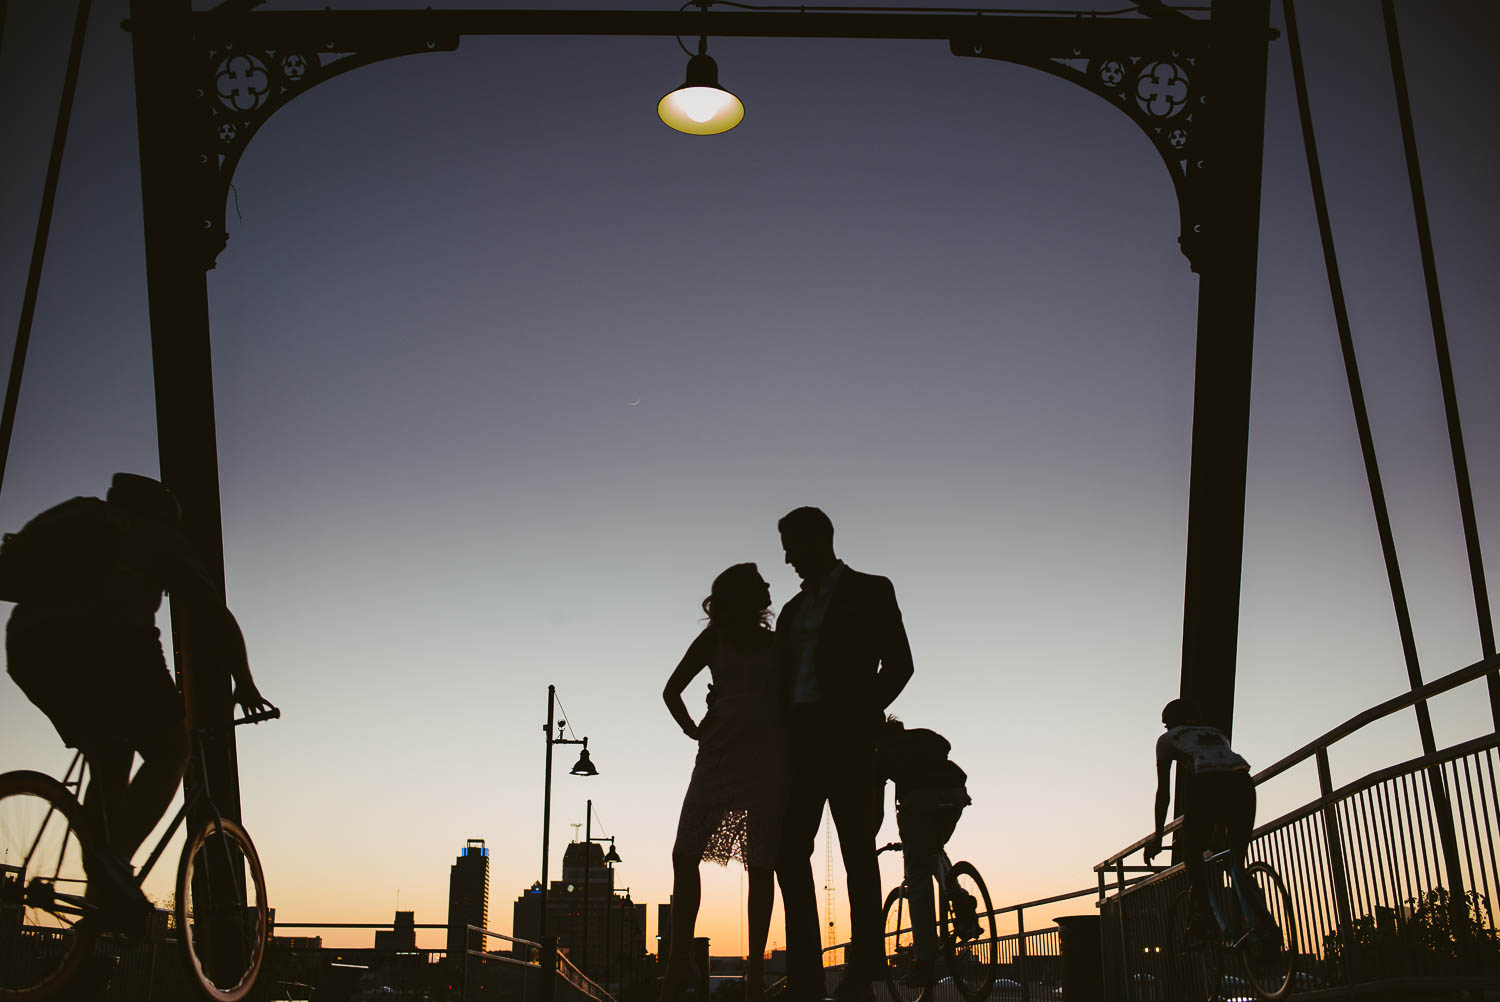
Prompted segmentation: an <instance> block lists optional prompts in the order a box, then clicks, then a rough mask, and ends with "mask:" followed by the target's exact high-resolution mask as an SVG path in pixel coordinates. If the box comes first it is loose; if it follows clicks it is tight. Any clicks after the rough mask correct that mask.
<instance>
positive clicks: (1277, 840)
mask: <svg viewBox="0 0 1500 1002" xmlns="http://www.w3.org/2000/svg"><path fill="white" fill-rule="evenodd" d="M1495 667H1496V659H1493V658H1491V659H1487V660H1485V661H1481V662H1479V663H1477V664H1475V665H1471V666H1469V667H1468V668H1464V669H1461V670H1460V671H1457V672H1454V673H1452V674H1451V675H1448V676H1446V677H1444V678H1442V679H1439V680H1437V681H1436V682H1433V683H1431V684H1430V685H1427V686H1423V687H1422V688H1421V689H1418V690H1415V691H1414V692H1412V693H1410V694H1407V695H1404V696H1401V697H1397V698H1396V699H1393V700H1389V701H1387V702H1385V703H1382V704H1380V705H1379V706H1376V707H1373V708H1371V709H1370V710H1367V711H1365V712H1364V713H1362V714H1360V715H1359V716H1357V717H1355V718H1353V719H1352V720H1350V721H1348V722H1346V723H1345V724H1343V725H1341V726H1340V727H1337V728H1335V729H1334V730H1332V731H1330V732H1328V733H1327V734H1325V735H1323V736H1322V737H1320V738H1319V739H1317V740H1316V741H1314V742H1311V743H1310V744H1308V745H1306V746H1304V747H1303V748H1301V749H1299V750H1298V751H1296V752H1294V753H1293V754H1292V755H1289V756H1287V757H1286V758H1285V759H1282V760H1281V761H1280V762H1277V763H1276V764H1275V765H1273V766H1271V767H1270V768H1268V769H1265V770H1263V771H1262V772H1261V773H1259V774H1257V775H1256V776H1255V782H1256V784H1257V786H1259V785H1261V784H1264V783H1266V782H1268V781H1270V780H1272V779H1274V778H1275V777H1277V776H1280V775H1282V774H1284V773H1286V772H1287V771H1288V770H1289V769H1290V768H1291V767H1292V766H1294V765H1297V764H1299V763H1301V762H1305V761H1308V760H1312V761H1314V762H1315V763H1316V765H1317V768H1318V777H1319V785H1320V792H1319V796H1318V797H1317V798H1315V799H1314V800H1312V801H1310V802H1308V803H1306V804H1303V805H1302V806H1301V807H1298V808H1296V809H1295V810H1292V811H1290V812H1288V813H1287V814H1285V815H1283V816H1281V817H1279V818H1276V819H1275V820H1273V821H1270V822H1268V823H1266V824H1264V825H1261V826H1260V827H1259V828H1257V829H1256V831H1255V834H1254V838H1253V841H1252V842H1251V843H1250V847H1249V852H1248V859H1249V860H1250V861H1252V862H1254V861H1264V862H1266V863H1268V864H1270V865H1271V866H1272V867H1273V868H1275V869H1276V871H1278V872H1279V873H1280V874H1281V877H1282V880H1283V881H1284V882H1285V884H1286V889H1287V892H1288V895H1289V897H1290V901H1291V907H1290V910H1289V914H1288V916H1287V918H1286V920H1283V924H1285V922H1286V921H1290V923H1291V924H1292V925H1293V926H1294V928H1295V944H1296V945H1295V949H1296V958H1295V961H1294V970H1295V974H1294V976H1293V988H1294V989H1296V990H1310V989H1318V988H1330V987H1349V986H1354V985H1358V984H1366V983H1372V982H1385V983H1412V984H1416V983H1422V984H1427V985H1434V986H1435V985H1437V984H1443V985H1450V986H1460V985H1466V984H1469V983H1475V984H1478V983H1485V984H1489V985H1493V984H1494V983H1495V979H1496V977H1497V976H1500V935H1497V932H1496V918H1497V915H1496V912H1497V901H1496V896H1497V894H1500V857H1497V855H1496V845H1497V843H1500V782H1497V777H1496V774H1497V772H1500V735H1497V734H1494V733H1491V734H1487V735H1484V736H1482V737H1479V738H1475V739H1473V740H1471V741H1466V742H1463V743H1461V744H1457V745H1454V746H1452V747H1449V748H1446V749H1441V750H1438V751H1436V752H1433V753H1432V754H1428V755H1423V756H1420V757H1418V758H1414V759H1411V760H1409V761H1406V762H1401V763H1398V764H1395V765H1392V766H1389V767H1387V768H1384V769H1381V770H1379V771H1377V772H1374V773H1371V774H1369V775H1366V776H1364V777H1362V778H1360V779H1358V780H1355V781H1354V782H1352V783H1349V784H1347V785H1345V786H1343V787H1340V788H1338V789H1334V788H1333V786H1332V782H1331V778H1330V774H1329V767H1328V749H1329V747H1330V746H1332V745H1333V744H1335V743H1336V742H1338V741H1340V740H1342V739H1343V738H1346V737H1348V736H1349V735H1350V734H1352V733H1354V732H1355V731H1358V730H1360V729H1361V728H1363V727H1365V726H1367V725H1368V724H1370V723H1373V722H1374V721H1376V720H1379V719H1382V718H1384V717H1386V716H1389V715H1390V714H1392V713H1395V712H1397V711H1399V710H1402V709H1405V708H1407V707H1410V706H1413V705H1415V704H1416V703H1419V702H1421V701H1422V700H1424V699H1428V698H1431V697H1432V696H1434V695H1437V694H1438V693H1441V692H1446V691H1449V690H1451V689H1456V688H1458V687H1460V686H1463V685H1467V684H1469V683H1473V682H1477V681H1479V680H1481V679H1484V678H1485V677H1486V676H1487V675H1488V674H1489V673H1491V672H1493V671H1494V670H1495ZM1145 841H1146V840H1145V839H1142V840H1141V841H1139V842H1136V843H1135V844H1133V845H1132V846H1130V847H1127V848H1126V849H1124V850H1121V851H1120V852H1118V853H1116V854H1114V855H1113V856H1111V857H1110V858H1108V859H1106V860H1104V861H1103V862H1102V863H1100V864H1099V865H1098V866H1096V867H1095V870H1096V871H1097V873H1098V875H1099V876H1098V879H1099V889H1100V893H1099V897H1100V907H1101V915H1102V924H1101V939H1102V944H1101V945H1102V947H1103V956H1104V967H1105V986H1106V997H1107V998H1108V999H1110V1000H1111V1002H1134V1000H1137V999H1139V1000H1142V1002H1148V1000H1157V999H1160V1000H1163V1002H1166V1000H1169V999H1172V998H1174V997H1178V996H1186V995H1188V994H1191V991H1190V990H1189V989H1190V988H1191V985H1192V983H1193V974H1192V972H1191V971H1183V970H1174V969H1173V968H1172V965H1173V964H1174V961H1173V960H1172V959H1171V958H1172V952H1171V951H1170V950H1169V949H1167V946H1168V942H1169V939H1170V936H1171V930H1170V929H1168V921H1169V919H1168V916H1169V914H1170V913H1171V910H1172V905H1173V901H1174V899H1176V898H1177V897H1178V895H1180V894H1181V893H1183V891H1184V890H1185V889H1186V887H1187V878H1186V872H1185V868H1184V867H1183V866H1182V865H1180V864H1179V865H1177V866H1174V867H1171V868H1169V869H1164V870H1161V871H1159V872H1151V875H1149V876H1147V877H1146V878H1144V879H1140V880H1138V881H1137V882H1136V883H1135V884H1134V885H1129V886H1123V885H1121V883H1120V882H1121V881H1123V880H1126V879H1127V878H1128V876H1129V875H1130V874H1132V873H1133V872H1136V871H1143V870H1144V871H1148V872H1149V871H1152V869H1153V868H1150V867H1141V866H1126V865H1125V863H1124V860H1125V858H1126V857H1128V856H1130V855H1131V854H1133V853H1134V852H1136V851H1137V850H1138V849H1140V848H1141V847H1142V845H1144V843H1145ZM1209 872H1210V875H1211V880H1212V881H1214V882H1217V886H1219V887H1221V888H1222V887H1223V886H1224V885H1225V882H1226V880H1227V873H1226V865H1225V860H1224V858H1223V857H1222V856H1220V857H1215V859H1214V860H1212V861H1211V866H1210V870H1209ZM1111 876H1113V877H1114V878H1115V885H1114V886H1107V884H1108V878H1109V877H1111ZM1175 963H1181V961H1176V962H1175ZM1240 973H1242V972H1236V971H1235V970H1233V969H1230V970H1228V971H1227V972H1226V974H1225V981H1224V991H1225V994H1226V997H1234V996H1235V995H1236V992H1237V990H1238V989H1241V988H1244V989H1245V990H1244V991H1242V992H1239V994H1243V995H1246V996H1247V997H1248V996H1251V995H1253V992H1250V991H1249V990H1248V986H1246V985H1245V984H1244V983H1243V982H1242V980H1241V979H1240Z"/></svg>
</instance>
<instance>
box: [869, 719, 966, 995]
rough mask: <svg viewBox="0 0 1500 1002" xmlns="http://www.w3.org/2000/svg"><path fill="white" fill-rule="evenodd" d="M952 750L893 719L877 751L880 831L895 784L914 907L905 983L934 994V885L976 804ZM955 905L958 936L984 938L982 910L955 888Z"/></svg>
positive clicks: (887, 723) (949, 890) (927, 732)
mask: <svg viewBox="0 0 1500 1002" xmlns="http://www.w3.org/2000/svg"><path fill="white" fill-rule="evenodd" d="M951 747H952V746H951V745H950V744H949V743H948V739H947V738H945V737H943V736H942V735H941V734H939V733H937V732H936V731H931V730H928V729H926V728H923V727H917V728H910V729H908V728H907V727H906V725H905V724H903V723H902V722H901V720H900V719H899V718H897V717H896V716H894V715H891V716H887V717H886V718H885V726H884V728H882V730H881V734H880V741H879V744H878V746H877V749H876V756H877V758H876V761H877V768H878V771H879V774H880V778H881V789H880V791H878V794H879V795H878V797H877V800H876V813H875V827H876V829H877V830H879V827H880V821H881V815H882V814H883V813H884V800H885V793H884V790H885V783H886V781H888V780H889V781H893V782H894V783H895V784H896V828H897V830H898V831H899V832H900V834H901V852H902V856H903V864H904V866H905V873H906V894H907V901H908V902H909V903H910V906H911V926H912V947H913V950H912V953H913V957H912V961H913V962H912V967H911V971H910V972H909V973H908V974H907V976H906V977H905V978H903V979H902V980H903V983H904V984H906V985H907V986H908V987H911V988H930V987H932V983H933V968H934V966H935V965H936V962H937V932H936V929H937V919H936V917H935V910H934V906H933V897H932V881H933V878H934V877H936V876H937V875H938V870H939V861H940V860H941V858H942V854H943V846H944V845H946V844H947V842H948V839H949V838H951V837H952V835H953V829H954V828H955V827H956V826H957V825H958V819H959V816H960V815H962V814H963V811H964V808H965V807H967V806H968V805H969V804H971V803H973V801H972V800H970V799H969V792H968V790H967V788H966V787H965V785H964V783H965V781H966V780H967V779H968V776H967V775H966V774H965V773H964V771H963V770H962V769H960V768H959V767H958V764H957V763H955V762H953V761H952V760H951V759H949V758H948V751H949V749H950V748H951ZM944 890H945V892H946V893H948V894H949V896H950V900H952V902H953V910H954V913H955V925H956V927H957V928H956V929H955V932H956V933H957V934H958V935H959V936H961V937H964V938H966V939H972V938H973V937H975V936H978V935H979V931H980V930H979V919H978V916H977V910H978V904H977V902H975V900H974V897H973V895H971V894H969V893H968V892H967V891H965V890H964V889H963V888H961V887H958V886H957V885H953V886H951V887H949V888H945V889H944Z"/></svg>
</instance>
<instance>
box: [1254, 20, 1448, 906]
mask: <svg viewBox="0 0 1500 1002" xmlns="http://www.w3.org/2000/svg"><path fill="white" fill-rule="evenodd" d="M1281 6H1282V10H1283V12H1284V13H1285V16H1286V36H1287V48H1288V50H1289V53H1290V55H1291V57H1292V80H1293V83H1294V84H1295V85H1296V90H1297V114H1298V117H1299V118H1300V119H1301V123H1302V142H1303V146H1304V147H1305V148H1306V151H1307V173H1308V177H1309V179H1310V181H1311V183H1312V195H1313V206H1314V208H1315V209H1316V210H1317V215H1318V235H1319V236H1320V237H1321V238H1322V242H1323V261H1324V264H1325V265H1326V266H1327V268H1328V292H1329V295H1330V296H1331V297H1332V299H1333V316H1334V321H1335V323H1336V324H1337V325H1338V332H1339V347H1340V348H1341V349H1342V351H1343V355H1344V373H1345V375H1346V376H1347V377H1348V380H1349V399H1350V403H1351V404H1353V406H1354V423H1355V427H1356V428H1357V429H1358V431H1359V448H1360V452H1361V453H1362V454H1363V456H1364V462H1365V478H1366V479H1367V480H1368V481H1369V484H1370V503H1371V505H1372V507H1373V508H1374V509H1375V525H1376V528H1377V529H1378V531H1379V533H1380V550H1381V554H1382V555H1383V556H1384V558H1385V573H1386V577H1387V578H1388V579H1389V581H1390V586H1391V602H1392V604H1393V605H1394V606H1395V611H1396V628H1397V631H1398V632H1399V633H1400V635H1401V651H1402V654H1403V655H1405V658H1406V675H1407V679H1408V680H1409V681H1410V683H1411V687H1412V688H1413V689H1416V688H1419V687H1420V686H1421V685H1422V669H1421V666H1420V664H1418V662H1417V644H1416V639H1415V638H1414V636H1413V634H1412V628H1411V611H1410V610H1409V609H1408V608H1407V604H1406V588H1405V586H1403V585H1402V583H1401V565H1400V564H1399V563H1398V562H1397V560H1396V542H1395V539H1394V537H1393V536H1392V534H1391V516H1390V512H1389V510H1388V509H1387V507H1386V502H1385V488H1384V486H1383V485H1382V484H1381V480H1380V467H1379V465H1378V464H1377V462H1376V459H1375V442H1374V439H1373V437H1372V436H1371V434H1370V415H1369V412H1368V411H1367V410H1366V408H1365V393H1364V388H1363V386H1362V385H1361V383H1360V379H1359V364H1358V362H1357V361H1356V359H1355V356H1354V336H1353V335H1352V334H1351V333H1350V330H1349V311H1348V308H1347V306H1346V305H1345V300H1344V283H1343V279H1342V278H1340V277H1339V265H1338V257H1337V255H1336V254H1335V253H1334V246H1333V227H1332V224H1331V223H1330V222H1329V219H1328V198H1327V195H1326V193H1325V190H1324V187H1323V168H1322V166H1321V165H1320V164H1319V161H1318V145H1317V140H1316V139H1315V138H1314V136H1313V122H1312V110H1311V106H1310V105H1309V103H1308V98H1307V74H1306V72H1305V71H1304V68H1303V65H1302V42H1301V38H1300V36H1299V34H1298V32H1297V14H1296V12H1295V11H1294V10H1293V0H1281ZM1412 709H1414V710H1415V711H1416V714H1417V732H1418V734H1419V735H1420V737H1421V740H1422V752H1423V754H1424V755H1431V754H1432V753H1433V752H1434V751H1435V750H1436V748H1437V744H1436V742H1435V741H1434V739H1433V735H1432V715H1431V713H1430V712H1429V710H1428V708H1427V701H1426V700H1422V701H1421V702H1418V703H1416V704H1414V705H1413V707H1412ZM1428 782H1429V784H1430V786H1431V795H1432V798H1433V802H1434V806H1435V808H1436V814H1437V823H1438V834H1439V838H1440V841H1441V843H1442V851H1443V866H1444V869H1445V870H1446V871H1447V877H1448V888H1449V893H1450V894H1453V895H1455V896H1456V897H1458V898H1460V899H1461V897H1462V894H1463V869H1462V863H1461V862H1460V857H1459V854H1458V839H1457V835H1456V833H1455V831H1454V826H1453V812H1452V808H1451V806H1450V804H1449V801H1448V794H1447V789H1446V781H1445V779H1444V778H1443V776H1442V773H1441V771H1440V770H1429V772H1428Z"/></svg>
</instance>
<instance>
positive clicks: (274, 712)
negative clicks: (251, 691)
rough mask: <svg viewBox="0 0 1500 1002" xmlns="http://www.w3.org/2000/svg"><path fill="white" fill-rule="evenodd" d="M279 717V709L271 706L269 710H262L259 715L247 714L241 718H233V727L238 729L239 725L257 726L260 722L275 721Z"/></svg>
mask: <svg viewBox="0 0 1500 1002" xmlns="http://www.w3.org/2000/svg"><path fill="white" fill-rule="evenodd" d="M280 716H281V710H280V708H279V707H275V706H273V707H271V708H270V709H269V710H262V711H260V712H259V713H247V714H245V715H244V716H243V717H235V718H234V726H236V727H238V726H240V725H241V724H258V723H260V722H261V721H262V720H275V719H276V718H278V717H280Z"/></svg>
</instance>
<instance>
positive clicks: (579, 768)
mask: <svg viewBox="0 0 1500 1002" xmlns="http://www.w3.org/2000/svg"><path fill="white" fill-rule="evenodd" d="M556 709H557V686H555V685H549V686H547V722H546V723H545V724H543V725H542V734H543V735H544V736H545V738H546V741H547V764H546V765H545V766H544V767H543V768H544V772H543V775H542V888H541V891H542V893H541V896H540V900H539V901H538V903H537V904H538V907H540V908H541V915H540V917H539V918H538V923H537V928H538V929H539V930H540V931H539V932H538V934H537V938H538V939H541V938H542V937H543V936H546V935H547V843H548V842H549V841H550V840H551V836H552V746H553V745H583V750H582V751H580V752H579V754H578V761H577V762H574V763H573V768H571V769H569V770H568V772H569V773H570V774H571V775H574V776H597V775H599V770H598V769H596V768H594V763H593V761H591V760H590V759H589V739H588V738H586V737H584V738H565V737H563V731H564V730H565V729H566V728H567V726H568V722H567V721H566V720H557V719H556V716H555V711H556ZM554 723H555V724H556V727H557V734H556V736H554V735H553V733H552V728H553V725H554Z"/></svg>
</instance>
